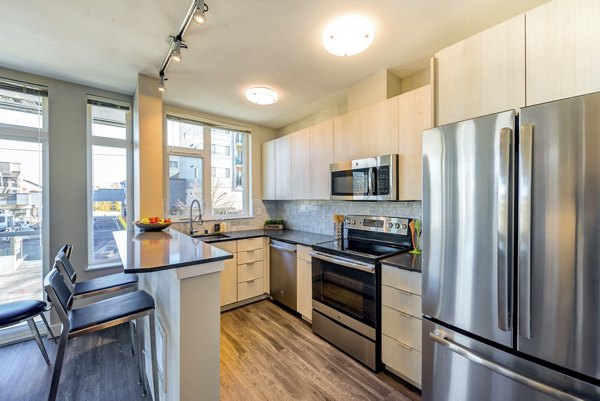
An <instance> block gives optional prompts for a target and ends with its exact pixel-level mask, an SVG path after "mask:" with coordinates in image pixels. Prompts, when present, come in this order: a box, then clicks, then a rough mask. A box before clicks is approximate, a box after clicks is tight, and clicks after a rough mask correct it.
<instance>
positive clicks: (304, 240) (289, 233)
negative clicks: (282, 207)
mask: <svg viewBox="0 0 600 401" xmlns="http://www.w3.org/2000/svg"><path fill="white" fill-rule="evenodd" d="M223 234H225V235H227V237H228V238H219V239H214V240H209V241H207V243H208V244H214V243H215V242H224V241H233V240H240V239H247V238H256V237H269V238H272V239H276V240H280V241H285V242H290V243H294V244H300V245H304V246H312V245H314V244H318V243H321V242H328V241H333V236H331V235H323V234H315V233H309V232H307V231H298V230H244V231H230V232H226V233H223Z"/></svg>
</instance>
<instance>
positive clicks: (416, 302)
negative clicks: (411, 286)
mask: <svg viewBox="0 0 600 401" xmlns="http://www.w3.org/2000/svg"><path fill="white" fill-rule="evenodd" d="M381 304H382V305H385V306H389V307H390V308H392V309H396V310H399V311H401V312H405V313H408V314H409V315H412V316H414V317H418V318H419V319H420V318H421V315H422V314H421V297H420V296H419V295H415V294H413V293H410V292H406V291H403V290H399V289H397V288H392V287H388V286H387V285H382V286H381Z"/></svg>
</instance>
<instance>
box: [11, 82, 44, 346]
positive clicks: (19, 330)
mask: <svg viewBox="0 0 600 401" xmlns="http://www.w3.org/2000/svg"><path fill="white" fill-rule="evenodd" d="M0 82H7V83H12V84H15V85H17V86H20V85H22V86H23V87H26V88H32V89H34V90H40V91H43V92H45V93H44V94H40V96H41V98H42V114H41V116H42V119H43V124H42V125H43V127H44V128H43V129H38V128H34V127H26V126H22V125H15V124H6V123H1V122H0V139H3V140H13V141H23V142H31V143H35V142H37V143H39V144H40V145H41V152H42V160H41V167H42V221H43V223H42V232H41V235H42V241H41V246H42V249H41V258H42V271H41V272H40V274H41V275H42V286H41V288H40V292H41V293H42V297H43V292H44V288H43V277H44V276H45V275H46V274H47V272H48V271H49V270H50V265H49V263H48V262H49V260H50V256H49V255H50V251H49V249H50V207H49V205H50V191H49V185H48V183H49V178H50V172H49V170H50V169H49V165H50V163H49V145H48V123H49V119H48V115H49V112H48V97H49V95H48V91H47V88H46V87H44V86H40V85H35V84H30V83H26V82H22V81H17V80H13V79H7V78H0ZM42 88H44V89H42ZM15 92H16V93H19V91H15ZM36 323H37V326H38V330H39V331H40V334H41V335H44V333H45V332H46V327H43V325H42V324H41V323H40V322H36ZM26 338H31V332H30V331H29V329H27V327H26V326H25V325H24V324H17V325H14V326H9V327H4V328H2V329H0V346H2V345H5V344H12V343H14V342H15V341H21V340H22V339H26Z"/></svg>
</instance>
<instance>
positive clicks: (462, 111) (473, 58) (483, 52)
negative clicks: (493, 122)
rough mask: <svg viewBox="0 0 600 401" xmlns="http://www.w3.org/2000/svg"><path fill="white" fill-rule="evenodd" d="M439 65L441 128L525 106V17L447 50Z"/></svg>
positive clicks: (437, 83) (439, 56) (440, 55)
mask: <svg viewBox="0 0 600 401" xmlns="http://www.w3.org/2000/svg"><path fill="white" fill-rule="evenodd" d="M528 22H529V21H528ZM435 60H436V66H435V90H436V116H437V118H436V124H437V125H444V124H449V123H452V122H457V121H461V120H466V119H470V118H474V117H479V116H483V115H486V114H492V113H497V112H501V111H506V110H510V109H516V108H519V107H522V106H524V105H525V15H524V14H521V15H518V16H516V17H514V18H511V19H509V20H508V21H505V22H503V23H501V24H499V25H496V26H494V27H492V28H490V29H487V30H485V31H483V32H481V33H479V34H477V35H474V36H471V37H470V38H468V39H465V40H463V41H461V42H458V43H456V44H454V45H452V46H450V47H447V48H446V49H444V50H441V51H440V52H439V53H437V54H436V55H435ZM528 61H529V60H528Z"/></svg>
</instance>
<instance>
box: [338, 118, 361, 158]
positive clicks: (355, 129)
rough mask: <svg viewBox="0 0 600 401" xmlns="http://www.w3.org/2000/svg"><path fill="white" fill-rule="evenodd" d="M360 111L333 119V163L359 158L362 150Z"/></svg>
mask: <svg viewBox="0 0 600 401" xmlns="http://www.w3.org/2000/svg"><path fill="white" fill-rule="evenodd" d="M362 142H363V141H362V113H361V111H360V110H357V111H353V112H350V113H348V114H344V115H343V116H339V117H336V118H335V119H334V120H333V161H334V163H339V162H345V161H347V160H354V159H360V158H361V157H365V156H363V154H364V152H363V151H362V149H361V148H362Z"/></svg>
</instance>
